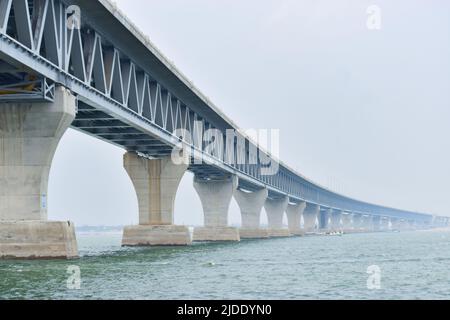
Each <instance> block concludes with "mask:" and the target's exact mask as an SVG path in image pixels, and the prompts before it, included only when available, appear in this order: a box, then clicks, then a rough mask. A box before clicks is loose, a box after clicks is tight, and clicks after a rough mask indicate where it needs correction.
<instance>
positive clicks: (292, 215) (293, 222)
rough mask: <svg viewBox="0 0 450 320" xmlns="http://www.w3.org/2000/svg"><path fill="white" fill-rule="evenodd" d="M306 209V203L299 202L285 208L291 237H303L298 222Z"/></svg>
mask: <svg viewBox="0 0 450 320" xmlns="http://www.w3.org/2000/svg"><path fill="white" fill-rule="evenodd" d="M305 208H306V202H304V201H303V202H300V203H296V204H288V206H287V208H286V215H287V219H288V226H289V232H290V233H291V234H292V235H296V236H303V235H304V234H305V232H304V230H302V229H301V226H300V222H301V218H302V216H303V212H304V211H305Z"/></svg>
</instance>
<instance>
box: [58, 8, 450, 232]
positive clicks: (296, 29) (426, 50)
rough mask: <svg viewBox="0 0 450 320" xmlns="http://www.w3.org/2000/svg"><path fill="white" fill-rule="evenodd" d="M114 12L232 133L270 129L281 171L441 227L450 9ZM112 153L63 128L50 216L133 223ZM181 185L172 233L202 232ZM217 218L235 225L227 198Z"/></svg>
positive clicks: (195, 203) (449, 172)
mask: <svg viewBox="0 0 450 320" xmlns="http://www.w3.org/2000/svg"><path fill="white" fill-rule="evenodd" d="M116 3H117V5H118V7H119V8H120V9H121V10H122V11H123V12H124V13H125V14H126V15H127V16H128V17H129V18H130V19H131V20H132V21H133V22H134V23H135V24H136V25H137V26H138V27H139V28H140V29H141V30H142V31H143V32H144V33H145V34H147V35H148V36H149V38H150V39H151V41H152V42H153V43H154V44H155V45H156V46H157V47H158V48H159V49H160V50H161V51H162V52H163V53H164V55H165V56H166V57H168V58H169V60H171V61H173V63H174V64H175V65H176V66H177V67H178V68H179V69H180V70H181V71H182V72H183V73H184V74H185V75H186V76H187V77H188V78H189V79H190V80H192V81H193V82H194V84H195V85H196V87H198V88H199V89H200V90H201V91H202V92H203V93H204V94H205V95H206V96H208V97H209V98H210V99H211V100H212V101H213V102H214V103H215V104H216V105H217V106H218V107H219V108H220V109H221V110H222V111H223V112H225V114H227V115H228V116H229V117H230V118H231V119H233V120H234V121H235V122H236V123H237V124H238V125H239V126H240V127H242V128H244V129H249V128H256V129H280V144H281V146H280V158H281V159H282V160H283V161H284V162H286V163H287V164H288V165H289V166H291V167H293V168H294V169H296V170H298V171H299V172H301V173H302V174H304V175H305V176H307V177H309V178H310V179H312V180H314V181H317V182H318V183H320V184H322V185H325V186H327V187H329V188H331V189H333V190H335V191H337V192H341V193H344V194H345V195H348V196H351V197H355V198H358V199H360V200H364V201H368V202H373V203H377V204H382V205H386V206H391V207H397V208H402V209H408V210H414V211H421V212H428V213H432V214H439V215H449V216H450V210H449V208H450V197H449V192H448V191H449V187H448V181H450V168H449V164H450V140H449V139H448V138H449V137H450V126H449V120H450V89H449V88H450V2H448V1H445V0H441V1H439V0H396V1H392V0H378V1H365V0H339V1H336V0H301V1H300V0H246V1H241V0H227V1H219V0H214V1H213V0H189V1H186V0H133V1H129V0H120V1H116ZM374 6H375V7H374ZM369 8H375V9H376V12H375V13H374V11H371V10H369V11H368V9H369ZM123 153H124V150H122V149H119V148H117V147H114V146H111V145H109V144H107V143H105V142H102V141H99V140H96V139H94V138H92V137H89V136H87V135H84V134H82V133H79V132H76V131H74V130H69V131H68V132H67V133H66V134H65V136H64V137H63V139H62V140H61V142H60V144H59V146H58V149H57V152H56V155H55V158H54V161H53V164H52V169H51V173H50V181H49V218H50V219H53V220H71V221H73V222H75V224H76V225H127V224H136V223H137V222H138V207H137V198H136V195H135V192H134V190H133V186H132V184H131V181H130V179H129V178H128V176H127V174H126V172H125V170H124V169H123V165H122V156H123ZM192 179H193V177H192V175H191V174H190V173H187V174H186V175H185V177H184V178H183V180H182V182H181V185H180V188H179V190H178V193H177V198H176V203H175V223H177V224H187V225H201V224H202V223H203V214H202V208H201V204H200V200H199V198H198V196H197V194H196V193H195V191H194V189H193V186H192ZM229 218H230V223H231V224H239V223H240V213H239V208H238V206H237V204H236V203H235V201H234V200H233V201H232V203H231V205H230V213H229ZM266 221H267V219H266V216H265V213H264V212H263V214H262V222H263V223H265V222H266Z"/></svg>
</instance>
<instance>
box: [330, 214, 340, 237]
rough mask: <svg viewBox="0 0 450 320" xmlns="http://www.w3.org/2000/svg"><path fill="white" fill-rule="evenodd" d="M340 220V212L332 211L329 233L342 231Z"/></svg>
mask: <svg viewBox="0 0 450 320" xmlns="http://www.w3.org/2000/svg"><path fill="white" fill-rule="evenodd" d="M341 218H342V211H339V210H333V211H332V212H331V231H333V232H341V231H342V225H341Z"/></svg>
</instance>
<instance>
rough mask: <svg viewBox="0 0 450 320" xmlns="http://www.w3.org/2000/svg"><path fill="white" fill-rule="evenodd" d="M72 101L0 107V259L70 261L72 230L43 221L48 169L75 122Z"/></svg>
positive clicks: (60, 92) (60, 94) (62, 92)
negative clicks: (67, 131) (58, 147)
mask: <svg viewBox="0 0 450 320" xmlns="http://www.w3.org/2000/svg"><path fill="white" fill-rule="evenodd" d="M75 110H76V103H75V97H74V96H73V95H72V94H71V93H70V92H69V91H68V90H67V89H64V88H62V87H58V88H56V91H55V98H54V102H49V103H26V102H23V103H2V104H1V105H0V258H5V257H6V258H74V257H76V256H77V255H78V251H77V243H76V237H75V228H74V225H73V223H70V222H50V221H47V189H48V177H49V172H50V166H51V163H52V160H53V156H54V154H55V151H56V148H57V146H58V143H59V141H60V139H61V137H62V136H63V134H64V133H65V132H66V130H67V128H68V127H69V126H70V124H71V123H72V121H73V120H74V118H75V112H76V111H75Z"/></svg>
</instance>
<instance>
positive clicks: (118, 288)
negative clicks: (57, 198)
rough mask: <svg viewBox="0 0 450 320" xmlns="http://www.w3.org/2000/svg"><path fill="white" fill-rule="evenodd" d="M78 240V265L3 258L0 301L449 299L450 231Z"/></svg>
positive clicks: (118, 236) (103, 236) (87, 236)
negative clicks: (163, 242)
mask: <svg viewBox="0 0 450 320" xmlns="http://www.w3.org/2000/svg"><path fill="white" fill-rule="evenodd" d="M77 236H78V243H79V249H80V255H81V258H80V259H77V260H72V261H61V260H59V261H58V260H55V261H0V298H1V299H449V298H450V231H433V232H430V231H427V232H404V233H374V234H349V235H344V236H310V237H303V238H284V239H269V240H255V241H242V242H241V243H220V244H195V245H193V246H190V247H180V248H121V247H120V240H121V234H118V233H115V234H114V233H104V234H94V233H92V234H78V235H77ZM78 271H79V274H80V277H79V278H78V277H77V274H78ZM368 271H370V272H372V273H370V274H369V273H368ZM77 279H80V281H79V282H78V281H77ZM77 287H79V289H77Z"/></svg>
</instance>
